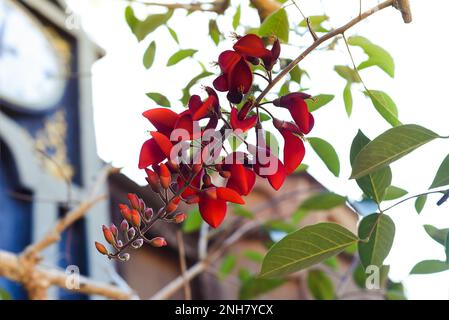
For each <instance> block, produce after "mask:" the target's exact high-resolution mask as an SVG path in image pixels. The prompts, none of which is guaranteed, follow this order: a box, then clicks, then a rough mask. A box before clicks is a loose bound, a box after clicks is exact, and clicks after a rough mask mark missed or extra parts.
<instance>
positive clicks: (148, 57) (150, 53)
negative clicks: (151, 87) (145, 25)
mask: <svg viewBox="0 0 449 320" xmlns="http://www.w3.org/2000/svg"><path fill="white" fill-rule="evenodd" d="M155 55H156V42H154V41H152V42H151V43H150V45H149V46H148V49H147V50H146V51H145V54H144V55H143V65H144V66H145V68H147V69H150V68H151V66H152V65H153V62H154V57H155Z"/></svg>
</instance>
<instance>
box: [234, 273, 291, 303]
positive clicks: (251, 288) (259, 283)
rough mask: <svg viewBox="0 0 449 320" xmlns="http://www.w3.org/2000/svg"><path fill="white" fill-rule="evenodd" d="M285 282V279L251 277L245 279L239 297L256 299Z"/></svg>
mask: <svg viewBox="0 0 449 320" xmlns="http://www.w3.org/2000/svg"><path fill="white" fill-rule="evenodd" d="M284 283H285V280H284V279H259V278H254V277H251V278H249V279H247V280H246V281H244V282H243V285H242V286H241V287H240V291H239V299H242V300H249V299H254V298H256V297H258V296H260V295H262V294H264V293H268V292H270V291H272V290H274V289H276V288H278V287H280V286H282V285H283V284H284Z"/></svg>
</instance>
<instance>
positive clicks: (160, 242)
mask: <svg viewBox="0 0 449 320" xmlns="http://www.w3.org/2000/svg"><path fill="white" fill-rule="evenodd" d="M150 244H151V245H152V246H153V247H156V248H161V247H165V246H166V245H167V241H165V239H164V238H162V237H156V238H153V239H151V240H150Z"/></svg>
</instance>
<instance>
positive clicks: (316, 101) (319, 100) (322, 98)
mask: <svg viewBox="0 0 449 320" xmlns="http://www.w3.org/2000/svg"><path fill="white" fill-rule="evenodd" d="M334 97H335V96H334V95H333V94H319V95H317V96H316V97H313V98H311V99H307V100H306V102H307V106H308V107H309V111H310V112H313V111H316V110H318V109H319V108H321V107H322V106H325V105H326V104H328V103H329V102H331V101H332V100H333V99H334Z"/></svg>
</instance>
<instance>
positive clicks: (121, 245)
mask: <svg viewBox="0 0 449 320" xmlns="http://www.w3.org/2000/svg"><path fill="white" fill-rule="evenodd" d="M117 247H119V248H121V247H123V242H122V240H119V241H117Z"/></svg>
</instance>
